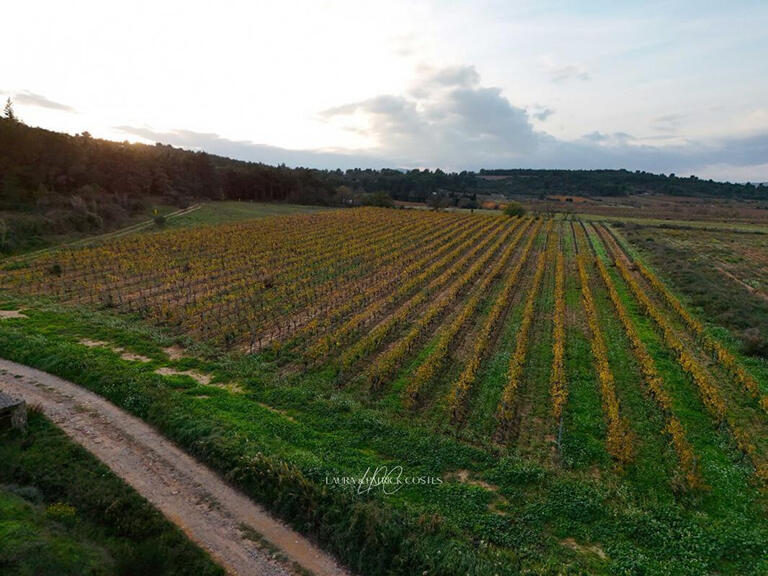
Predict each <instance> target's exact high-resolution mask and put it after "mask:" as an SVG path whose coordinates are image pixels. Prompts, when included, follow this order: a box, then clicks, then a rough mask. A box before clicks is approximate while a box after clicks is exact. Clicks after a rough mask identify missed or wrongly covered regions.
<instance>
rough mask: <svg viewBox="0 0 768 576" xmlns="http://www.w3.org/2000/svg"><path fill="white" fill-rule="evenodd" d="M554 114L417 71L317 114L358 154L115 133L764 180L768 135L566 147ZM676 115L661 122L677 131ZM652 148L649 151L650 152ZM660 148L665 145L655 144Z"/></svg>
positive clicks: (463, 72)
mask: <svg viewBox="0 0 768 576" xmlns="http://www.w3.org/2000/svg"><path fill="white" fill-rule="evenodd" d="M552 113H553V111H552V110H551V109H549V108H547V107H545V106H543V105H541V104H537V105H535V106H532V107H530V108H529V109H527V110H526V109H524V108H522V107H519V106H516V105H515V104H513V103H512V102H511V101H510V100H509V99H508V98H507V97H506V96H505V95H504V93H503V92H502V90H501V89H499V88H497V87H492V86H483V85H482V82H481V78H480V75H479V74H478V73H477V71H476V70H475V68H474V67H452V68H445V69H422V70H421V72H420V74H419V80H418V81H417V82H416V83H415V84H414V85H413V86H411V87H410V88H409V89H408V90H406V91H405V92H404V93H403V94H380V95H376V96H372V97H370V98H367V99H364V100H359V101H355V102H349V103H345V104H341V105H339V106H335V107H332V108H329V109H326V110H323V111H321V112H320V113H319V114H318V115H317V118H318V119H319V120H320V121H322V122H327V123H334V124H335V123H339V124H340V125H342V127H344V128H346V129H350V130H354V131H356V132H358V133H360V134H362V135H364V136H366V137H368V138H369V139H370V140H371V142H372V143H373V144H372V146H371V147H369V148H366V149H362V150H348V149H319V150H289V149H285V148H278V147H274V146H268V145H264V144H257V143H254V142H248V141H238V140H230V139H228V138H226V137H224V136H222V135H219V134H214V133H201V132H194V131H190V130H171V131H165V132H159V131H156V130H153V129H152V128H148V127H132V126H122V127H119V129H120V130H122V131H123V132H125V133H127V134H132V135H134V136H139V137H142V138H145V139H147V140H150V141H161V142H165V143H168V144H172V145H174V146H179V147H182V148H187V149H193V150H206V151H208V152H211V153H214V154H220V155H223V156H229V157H233V158H239V159H242V160H249V161H256V162H263V163H266V164H281V163H285V164H287V165H289V166H311V167H317V168H330V169H335V168H342V169H345V168H353V167H360V168H384V167H388V168H406V169H407V168H423V167H429V168H437V167H439V168H442V169H444V170H464V169H466V170H477V169H480V168H564V169H600V168H625V169H628V170H646V171H650V172H664V173H668V172H675V173H676V174H700V175H703V176H702V177H704V175H708V174H713V175H714V174H717V175H719V177H720V178H725V177H726V175H727V174H728V173H729V172H728V171H729V170H731V172H730V174H733V178H736V179H743V178H746V177H747V176H748V178H749V179H750V180H753V181H757V180H761V181H762V180H764V181H768V164H766V162H765V159H766V158H768V133H757V134H753V135H750V136H741V137H732V138H723V139H719V140H711V141H699V142H695V141H690V140H686V139H685V138H675V139H674V140H669V141H667V140H664V139H656V140H652V139H649V138H643V139H639V138H636V137H635V136H633V135H632V134H628V133H626V132H610V133H604V132H600V131H598V130H595V131H592V132H590V133H587V134H584V135H583V136H581V137H580V138H578V139H576V140H571V141H565V140H560V139H558V138H555V137H554V136H552V135H550V134H547V133H546V132H544V131H542V130H540V129H536V128H534V126H533V124H532V122H533V121H534V120H538V121H543V120H546V119H547V118H548V117H549V116H550V115H551V114H552ZM677 120H678V115H667V116H664V117H659V118H658V121H659V122H662V123H663V122H666V123H667V124H674V122H676V121H677ZM649 142H654V144H653V145H651V144H649ZM655 142H662V143H663V144H664V145H659V144H655Z"/></svg>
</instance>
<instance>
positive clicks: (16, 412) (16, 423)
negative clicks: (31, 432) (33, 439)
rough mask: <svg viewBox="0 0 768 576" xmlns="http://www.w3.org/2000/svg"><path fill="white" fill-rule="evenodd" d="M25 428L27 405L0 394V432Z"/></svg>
mask: <svg viewBox="0 0 768 576" xmlns="http://www.w3.org/2000/svg"><path fill="white" fill-rule="evenodd" d="M26 426H27V404H26V403H25V402H24V400H20V399H18V398H13V397H12V396H8V395H7V394H3V393H2V392H0V430H3V429H6V428H18V429H20V430H23V429H24V428H26Z"/></svg>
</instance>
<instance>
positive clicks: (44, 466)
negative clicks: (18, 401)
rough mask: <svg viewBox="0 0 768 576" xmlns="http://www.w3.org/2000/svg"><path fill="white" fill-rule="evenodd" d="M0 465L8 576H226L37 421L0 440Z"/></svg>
mask: <svg viewBox="0 0 768 576" xmlns="http://www.w3.org/2000/svg"><path fill="white" fill-rule="evenodd" d="M0 462H1V463H2V464H0V572H1V573H2V574H3V575H6V574H7V575H8V576H16V575H18V576H25V575H35V576H43V575H51V576H66V575H70V574H71V575H73V576H75V575H77V576H80V575H86V574H89V575H90V574H93V575H96V574H99V575H101V574H103V575H126V576H127V575H130V574H142V575H145V576H150V575H161V574H162V575H182V574H197V575H200V576H207V575H214V574H216V575H220V574H223V573H224V571H223V570H222V569H221V568H220V567H218V566H216V565H215V564H214V563H213V562H212V561H211V560H210V559H209V558H208V557H207V555H206V554H205V553H204V552H202V551H201V550H200V549H199V548H197V547H195V545H193V544H192V543H191V542H190V541H189V540H187V538H186V536H184V534H183V533H182V532H181V531H180V530H179V529H177V528H176V527H175V526H173V525H172V524H171V523H170V522H168V521H167V520H166V519H165V518H164V517H163V516H162V515H161V514H160V513H159V512H158V511H156V510H155V509H154V508H153V507H152V506H151V505H150V504H149V503H148V502H147V501H146V500H144V498H142V497H141V496H139V495H138V494H137V493H136V492H134V491H133V489H132V488H130V487H128V486H127V485H126V484H124V483H123V482H122V481H121V480H120V479H119V478H117V477H116V476H114V475H113V474H112V473H111V472H110V471H109V470H108V469H107V468H106V467H105V466H104V465H102V464H101V463H99V462H98V461H97V460H96V459H95V458H94V457H92V456H91V455H90V454H89V453H87V452H86V451H85V450H84V449H82V448H80V447H79V446H76V445H75V444H73V443H72V442H71V441H70V440H69V439H68V438H67V436H66V435H65V434H64V433H63V432H62V431H61V430H59V429H58V428H56V427H55V426H54V425H53V424H51V423H50V422H49V421H48V420H47V419H46V418H45V417H43V416H42V415H40V414H39V413H36V412H32V413H31V414H30V417H29V423H28V434H27V435H23V434H21V433H19V432H18V431H15V430H14V431H5V432H2V433H0Z"/></svg>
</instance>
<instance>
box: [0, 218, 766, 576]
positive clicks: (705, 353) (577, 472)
mask: <svg viewBox="0 0 768 576" xmlns="http://www.w3.org/2000/svg"><path fill="white" fill-rule="evenodd" d="M624 233H625V230H624V229H622V228H620V227H615V226H611V227H609V226H606V225H604V224H602V223H600V222H591V221H582V220H578V219H571V218H563V217H559V218H556V219H548V218H530V217H526V218H522V219H509V218H506V217H502V216H489V215H485V214H467V213H461V214H458V213H434V212H427V211H408V210H385V209H359V210H346V211H332V212H327V213H320V214H293V215H285V216H279V217H275V218H267V219H264V220H260V221H259V222H254V223H249V222H241V223H229V224H222V225H220V226H218V227H192V228H189V229H185V230H178V231H175V230H169V231H166V232H161V233H159V234H153V235H142V236H132V237H127V238H123V239H119V240H116V241H114V242H110V243H108V244H105V245H104V246H99V247H95V248H90V249H84V250H67V251H62V252H60V253H54V254H48V255H45V256H42V257H40V258H39V259H36V260H33V261H31V262H29V263H27V264H25V265H22V266H18V265H15V266H14V265H12V266H7V267H6V270H5V272H4V273H3V276H2V286H3V299H4V300H3V303H2V304H3V306H2V307H3V308H5V309H22V311H23V313H24V314H25V315H26V316H27V317H26V318H14V319H6V320H3V321H2V324H0V355H1V356H3V357H6V358H9V359H12V360H16V361H19V362H23V363H26V364H29V365H32V366H36V367H39V368H42V369H45V370H48V371H50V372H53V373H55V374H58V375H60V376H62V377H65V378H68V379H70V380H72V381H74V382H77V383H79V384H81V385H83V386H85V387H87V388H89V389H91V390H94V391H95V392H97V393H99V394H102V395H104V396H105V397H107V398H108V399H110V400H111V401H113V402H115V403H116V404H118V405H120V406H122V407H124V408H126V409H127V410H129V411H131V412H133V413H134V414H136V415H138V416H140V417H142V418H144V419H146V420H147V421H149V422H150V423H152V424H153V425H155V426H156V427H158V429H160V430H162V431H163V432H164V433H165V434H166V435H167V436H169V437H170V438H172V439H173V440H175V441H176V442H178V443H179V444H180V445H182V446H184V447H186V448H187V449H188V450H189V451H190V452H191V453H193V454H194V455H196V456H197V457H199V458H200V459H202V460H204V461H205V462H207V463H209V464H210V465H211V466H213V467H214V468H216V469H218V470H219V471H221V472H222V473H223V474H225V475H226V477H227V478H229V479H230V480H231V481H232V482H233V483H235V484H236V485H238V486H239V487H240V488H242V489H243V490H244V491H245V492H246V493H248V494H249V495H251V496H252V497H253V498H254V499H255V500H257V501H259V502H262V503H264V504H265V505H266V506H267V507H269V508H270V509H271V510H272V511H273V512H274V513H276V514H278V515H279V516H281V517H282V518H284V519H285V520H286V521H288V522H289V523H291V524H292V525H293V526H294V527H296V528H297V529H298V530H300V531H302V532H305V533H307V534H311V535H312V536H313V537H315V538H316V539H317V540H318V541H319V542H320V543H321V544H322V545H323V546H325V547H326V548H328V549H329V550H331V551H332V552H334V553H335V554H337V555H338V556H339V558H340V559H341V560H342V561H344V562H345V563H346V564H347V565H348V566H350V568H352V569H353V570H354V571H357V572H359V573H363V574H392V573H400V574H413V573H422V572H424V571H427V573H430V574H499V573H503V574H515V573H518V572H528V573H536V574H571V573H572V574H579V573H589V574H691V575H694V574H695V575H699V574H710V573H711V574H716V573H717V574H762V573H765V572H766V571H768V564H766V558H767V557H768V556H767V555H766V552H767V551H768V550H766V542H768V524H767V523H766V521H765V513H766V501H765V488H766V481H768V468H767V467H766V464H767V463H768V419H766V412H765V411H766V409H768V400H766V394H768V365H766V363H765V362H764V361H763V360H761V359H759V358H755V357H746V356H744V355H743V354H742V351H741V349H740V348H739V347H738V345H737V344H736V341H735V340H734V339H733V338H731V337H730V335H729V333H728V332H727V331H725V330H724V329H723V328H722V327H720V326H718V325H715V324H710V322H708V320H709V318H710V317H709V316H708V314H707V311H706V310H704V309H699V308H689V302H688V301H687V300H686V299H684V298H681V297H678V296H677V287H676V284H668V283H667V281H668V280H671V278H670V277H668V276H667V274H666V270H665V269H663V268H661V267H659V268H656V266H655V264H656V262H655V261H653V260H652V259H651V258H647V259H646V253H645V252H644V251H643V252H640V251H639V250H636V249H635V248H634V247H633V244H632V242H631V240H630V239H628V238H626V237H625V236H623V234H624ZM759 250H760V248H759V247H758V251H759ZM657 270H658V271H657ZM558 286H559V287H558ZM670 286H672V288H670ZM558 322H560V323H561V325H562V338H561V340H560V341H561V343H562V348H561V352H560V353H558V352H557V351H556V348H557V346H556V341H558V339H557V338H556V333H555V326H556V324H557V323H558ZM85 339H89V340H97V341H101V342H103V345H100V346H96V347H94V346H89V345H87V344H86V343H85V342H84V340H85ZM172 346H175V347H177V348H171V347H172ZM116 347H120V348H121V349H123V351H129V352H132V353H135V354H139V355H142V356H144V357H145V359H146V361H135V360H134V361H131V360H127V359H125V358H124V357H123V356H122V355H121V353H120V352H118V351H115V348H116ZM178 348H181V349H183V350H184V356H182V357H179V356H178V353H177V352H178ZM558 359H559V360H558ZM556 366H560V368H558V369H557V370H562V375H563V377H562V378H561V379H558V378H557V377H556V376H555V374H556V372H557V370H555V367H556ZM162 367H165V368H171V369H174V370H176V371H178V372H184V371H189V370H192V371H194V372H193V374H203V375H207V376H209V377H210V378H211V380H210V382H208V383H206V382H205V381H204V380H202V381H200V380H196V379H194V378H193V377H191V376H189V375H175V376H163V375H161V374H158V372H157V371H158V369H159V368H162ZM556 406H558V408H556ZM382 467H386V468H387V469H389V470H390V471H391V470H392V469H393V468H394V470H395V475H397V474H400V478H401V480H404V479H405V478H408V479H409V482H408V483H404V482H403V483H401V484H395V485H394V489H386V487H382V486H373V487H370V489H364V490H360V487H359V485H342V484H339V483H337V482H335V481H334V479H336V478H341V477H354V478H360V477H361V476H364V475H365V474H366V471H369V474H370V471H374V470H376V469H377V468H378V469H380V470H381V468H382ZM411 478H415V479H416V480H415V481H413V482H411V481H410V479H411Z"/></svg>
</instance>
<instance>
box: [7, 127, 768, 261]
mask: <svg viewBox="0 0 768 576" xmlns="http://www.w3.org/2000/svg"><path fill="white" fill-rule="evenodd" d="M381 193H384V194H381ZM551 193H557V194H578V195H581V196H601V197H604V196H629V195H634V194H644V195H647V194H663V195H667V196H689V197H690V196H705V197H706V196H709V197H717V198H731V199H753V200H754V199H757V200H768V187H766V186H763V185H759V186H753V185H751V184H724V183H718V182H712V181H703V180H699V179H697V178H695V177H691V178H677V177H674V176H664V175H655V174H649V173H645V172H628V171H626V170H481V171H480V172H478V173H475V172H461V173H446V172H443V171H442V170H439V169H437V170H434V171H430V170H411V171H402V170H392V169H385V170H368V169H365V170H364V169H353V170H347V171H345V172H342V171H341V170H335V171H333V170H316V169H311V168H288V167H286V166H268V165H265V164H259V163H253V162H243V161H239V160H232V159H229V158H224V157H221V156H215V155H211V154H207V153H205V152H195V151H188V150H182V149H179V148H174V147H172V146H168V145H164V144H155V145H144V144H130V143H127V142H112V141H107V140H100V139H96V138H92V137H91V136H90V135H89V134H88V133H87V132H84V133H82V134H80V135H77V136H71V135H68V134H62V133H57V132H52V131H49V130H45V129H42V128H33V127H29V126H26V125H24V124H22V123H20V122H18V121H14V120H9V119H7V118H0V251H2V252H6V253H8V252H18V251H20V250H25V249H29V248H33V247H36V246H44V245H48V244H51V243H52V242H55V241H61V240H62V239H63V238H66V237H67V236H75V237H79V236H84V235H89V234H98V233H103V232H108V231H110V230H114V229H116V228H120V227H123V226H127V225H129V224H132V223H133V222H134V221H135V220H136V219H137V218H141V217H143V218H145V219H146V218H147V217H148V216H149V214H150V207H152V206H157V205H166V206H170V207H185V206H187V205H189V204H191V203H193V202H195V201H197V200H199V199H203V198H207V199H221V200H223V199H230V200H255V201H276V202H293V203H300V204H320V205H331V206H333V205H336V206H341V205H356V204H366V203H374V204H381V203H386V202H387V201H388V200H387V196H389V197H391V198H392V199H394V200H401V201H415V202H425V201H431V200H434V199H435V198H438V199H440V202H439V205H441V206H451V205H453V206H463V207H473V206H476V205H477V198H478V196H483V195H494V196H497V197H498V196H500V195H501V196H512V197H523V198H534V199H535V198H542V197H544V196H546V195H548V194H551ZM52 237H55V238H52Z"/></svg>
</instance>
